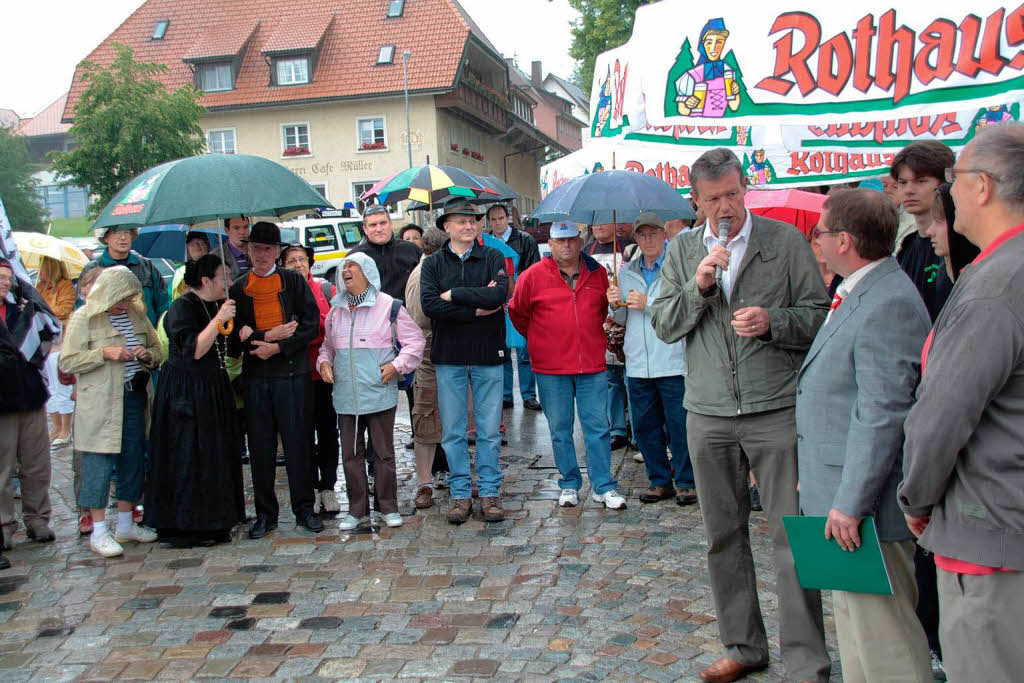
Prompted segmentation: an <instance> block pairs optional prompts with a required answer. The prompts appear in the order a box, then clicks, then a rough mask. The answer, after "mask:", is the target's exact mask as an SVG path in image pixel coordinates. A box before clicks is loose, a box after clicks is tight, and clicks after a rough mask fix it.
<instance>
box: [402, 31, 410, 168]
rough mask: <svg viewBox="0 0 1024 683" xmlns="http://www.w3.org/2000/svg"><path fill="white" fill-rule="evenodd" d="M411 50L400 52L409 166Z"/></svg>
mask: <svg viewBox="0 0 1024 683" xmlns="http://www.w3.org/2000/svg"><path fill="white" fill-rule="evenodd" d="M410 57H412V51H411V50H406V51H405V52H403V53H402V78H403V79H404V80H405V146H406V147H407V148H408V150H409V168H412V130H411V125H410V123H409V58H410Z"/></svg>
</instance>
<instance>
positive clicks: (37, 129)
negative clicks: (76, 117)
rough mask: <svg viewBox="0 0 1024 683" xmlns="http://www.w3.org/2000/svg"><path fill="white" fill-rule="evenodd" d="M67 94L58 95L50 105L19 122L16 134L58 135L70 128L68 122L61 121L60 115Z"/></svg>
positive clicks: (29, 135) (27, 135) (33, 135)
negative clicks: (32, 116)
mask: <svg viewBox="0 0 1024 683" xmlns="http://www.w3.org/2000/svg"><path fill="white" fill-rule="evenodd" d="M67 99H68V94H67V93H64V94H63V95H61V96H60V97H58V98H57V99H56V100H55V101H54V102H53V103H52V104H50V106H48V107H47V108H46V109H44V110H42V111H41V112H39V113H38V114H36V115H35V117H34V118H31V119H28V120H25V121H22V122H21V126H20V127H18V129H17V130H16V131H15V132H16V133H17V134H18V135H24V136H25V137H35V136H37V135H60V134H62V133H67V132H68V131H69V130H71V124H70V123H61V122H60V120H61V116H62V115H63V113H64V104H65V103H66V102H67Z"/></svg>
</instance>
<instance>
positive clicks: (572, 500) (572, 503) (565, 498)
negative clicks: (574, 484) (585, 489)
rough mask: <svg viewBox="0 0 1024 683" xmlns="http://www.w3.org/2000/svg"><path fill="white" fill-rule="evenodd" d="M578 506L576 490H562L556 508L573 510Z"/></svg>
mask: <svg viewBox="0 0 1024 683" xmlns="http://www.w3.org/2000/svg"><path fill="white" fill-rule="evenodd" d="M579 504H580V499H579V495H578V494H577V493H576V489H562V493H561V495H559V496H558V507H561V508H574V507H576V506H577V505H579Z"/></svg>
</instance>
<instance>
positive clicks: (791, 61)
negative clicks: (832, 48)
mask: <svg viewBox="0 0 1024 683" xmlns="http://www.w3.org/2000/svg"><path fill="white" fill-rule="evenodd" d="M787 30H788V31H789V33H787V34H786V35H784V36H782V37H781V38H779V39H778V40H777V41H775V75H774V77H768V78H764V79H762V80H761V82H760V83H758V84H757V87H758V88H760V89H762V90H768V91H770V92H773V93H775V94H777V95H785V94H786V93H788V92H789V91H790V89H791V88H792V87H793V81H788V80H786V79H785V78H781V76H785V75H786V74H789V73H791V74H793V78H794V79H795V80H796V84H797V85H798V86H799V87H800V92H801V93H803V94H804V95H805V96H806V95H807V94H808V93H810V92H812V91H813V90H814V89H815V88H816V87H817V83H816V82H815V80H814V76H813V75H811V70H810V69H808V68H807V60H808V58H810V56H811V55H812V54H814V51H815V50H817V49H818V44H819V43H820V42H821V25H820V24H819V23H818V20H817V19H815V18H814V17H813V16H811V15H810V14H807V13H806V12H786V13H785V14H780V15H779V16H778V17H777V18H776V19H775V23H773V24H772V28H771V31H769V33H778V32H779V31H787ZM796 31H799V32H800V33H802V34H803V37H804V46H803V47H802V48H800V50H799V51H798V52H796V53H794V52H793V35H794V33H795V32H796Z"/></svg>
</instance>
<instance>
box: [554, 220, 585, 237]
mask: <svg viewBox="0 0 1024 683" xmlns="http://www.w3.org/2000/svg"><path fill="white" fill-rule="evenodd" d="M579 234H580V229H579V226H578V225H576V223H575V222H573V221H559V222H557V223H552V224H551V231H550V232H549V234H548V237H549V238H550V239H556V240H557V239H565V238H566V237H578V236H579Z"/></svg>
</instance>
